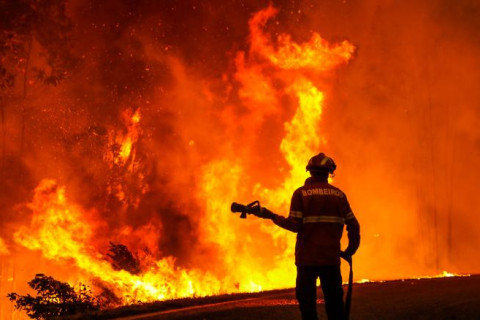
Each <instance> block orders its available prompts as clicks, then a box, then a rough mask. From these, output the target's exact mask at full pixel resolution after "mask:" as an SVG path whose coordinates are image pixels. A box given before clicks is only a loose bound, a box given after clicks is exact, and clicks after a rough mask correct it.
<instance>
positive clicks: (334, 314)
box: [296, 266, 345, 320]
mask: <svg viewBox="0 0 480 320" xmlns="http://www.w3.org/2000/svg"><path fill="white" fill-rule="evenodd" d="M317 278H320V284H321V287H322V291H323V296H324V299H325V311H326V313H327V316H328V320H344V319H345V306H344V304H343V289H342V274H341V272H340V266H297V286H296V295H297V300H298V303H299V305H300V312H301V314H302V320H318V315H317V287H316V285H317V283H316V282H317Z"/></svg>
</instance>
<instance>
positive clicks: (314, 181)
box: [305, 177, 328, 185]
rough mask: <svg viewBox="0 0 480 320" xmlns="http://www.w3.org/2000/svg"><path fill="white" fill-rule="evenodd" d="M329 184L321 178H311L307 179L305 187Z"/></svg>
mask: <svg viewBox="0 0 480 320" xmlns="http://www.w3.org/2000/svg"><path fill="white" fill-rule="evenodd" d="M322 182H323V183H328V181H327V180H325V179H322V178H320V177H309V178H307V180H305V185H308V184H314V183H322Z"/></svg>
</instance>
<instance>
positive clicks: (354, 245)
mask: <svg viewBox="0 0 480 320" xmlns="http://www.w3.org/2000/svg"><path fill="white" fill-rule="evenodd" d="M306 169H307V171H309V172H310V175H311V176H310V177H309V178H308V179H307V180H306V181H305V184H304V185H303V186H302V187H300V188H298V189H297V190H295V192H294V193H293V196H292V201H291V204H290V213H289V215H288V218H285V217H283V216H280V215H277V214H275V213H273V212H271V211H270V210H268V209H267V208H264V207H262V208H261V209H260V210H259V211H258V212H257V213H254V214H255V215H256V216H258V217H260V218H264V219H271V220H272V221H273V222H274V223H275V224H276V225H278V226H280V227H282V228H284V229H287V230H289V231H292V232H296V233H297V242H296V245H295V265H296V266H297V280H296V298H297V300H298V303H299V306H300V312H301V315H302V319H303V320H317V319H318V316H317V305H316V301H317V292H316V282H317V278H320V284H321V287H322V291H323V295H324V299H325V310H326V313H327V316H328V319H329V320H337V319H339V320H344V319H345V317H346V312H345V306H344V302H343V289H342V275H341V273H340V257H342V258H344V259H347V260H348V259H351V257H352V255H353V254H354V253H355V251H357V249H358V246H359V245H360V225H359V223H358V221H357V219H356V218H355V216H354V214H353V212H352V210H351V208H350V205H349V203H348V201H347V197H346V196H345V194H344V193H343V192H342V191H341V190H340V189H338V188H336V187H334V186H333V185H331V184H329V183H328V177H329V175H330V174H333V173H334V171H335V169H336V165H335V162H334V161H333V159H332V158H330V157H328V156H326V155H325V154H323V153H320V154H318V155H315V156H313V157H312V158H311V159H310V161H309V162H308V165H307V168H306ZM344 224H345V225H346V226H347V233H348V247H347V248H346V250H345V251H341V250H340V239H341V237H342V233H343V227H344Z"/></svg>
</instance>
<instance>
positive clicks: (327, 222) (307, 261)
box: [273, 177, 360, 266]
mask: <svg viewBox="0 0 480 320" xmlns="http://www.w3.org/2000/svg"><path fill="white" fill-rule="evenodd" d="M273 222H274V223H275V224H276V225H278V226H280V227H282V228H284V229H287V230H290V231H293V232H297V243H296V245H295V264H296V265H297V266H326V265H339V264H340V239H341V238H342V233H343V227H344V225H346V226H347V233H348V247H347V249H346V250H345V252H346V253H348V254H350V255H353V254H354V253H355V251H356V250H357V248H358V246H359V245H360V225H359V223H358V221H357V219H356V218H355V216H354V214H353V212H352V210H351V209H350V204H349V203H348V200H347V197H346V196H345V194H344V193H343V192H342V191H341V190H340V189H338V188H336V187H334V186H332V185H331V184H329V183H328V182H327V181H325V180H324V179H321V178H318V177H310V178H308V179H307V180H306V181H305V185H304V186H302V187H300V188H298V189H297V190H295V192H294V193H293V196H292V202H291V205H290V213H289V215H288V218H285V217H282V216H279V215H274V217H273Z"/></svg>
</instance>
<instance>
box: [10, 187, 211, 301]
mask: <svg viewBox="0 0 480 320" xmlns="http://www.w3.org/2000/svg"><path fill="white" fill-rule="evenodd" d="M28 208H29V209H30V210H31V211H32V220H31V224H30V226H24V227H22V228H21V229H20V230H19V231H17V232H16V233H15V235H14V239H15V241H16V242H18V243H20V244H22V245H23V246H25V247H27V248H29V249H31V250H41V251H42V253H43V255H44V256H45V257H46V258H48V259H54V260H59V259H64V260H73V261H74V265H75V266H76V267H77V268H79V269H80V270H82V271H83V272H85V273H87V274H88V275H89V276H91V277H94V279H100V280H101V281H103V282H105V283H107V284H108V285H110V286H112V287H113V288H114V291H115V293H117V294H118V295H119V296H120V297H122V298H123V299H124V302H126V303H127V302H135V301H155V300H163V299H167V298H174V297H187V296H192V295H197V296H202V295H211V294H216V293H219V292H220V291H221V282H220V281H218V280H217V279H215V278H214V277H213V276H211V275H209V274H204V273H200V272H198V271H197V270H195V269H191V270H183V269H180V268H177V267H175V263H174V262H175V261H174V259H173V258H171V257H168V258H165V259H161V260H159V261H156V262H155V263H154V264H152V265H150V266H149V270H148V271H147V272H144V273H142V274H141V275H133V274H131V273H129V272H127V271H125V270H114V269H113V268H112V266H111V265H110V263H109V262H108V261H107V260H106V259H105V257H104V256H102V255H99V254H98V251H97V250H96V248H94V247H92V246H91V245H89V244H91V243H94V241H93V239H92V237H93V235H94V234H95V232H94V231H95V230H93V227H92V226H93V225H95V224H94V223H93V221H92V220H91V219H94V218H95V217H94V216H95V213H88V212H84V211H83V210H82V209H81V208H79V207H78V206H76V205H73V204H71V203H69V202H68V199H67V198H66V195H65V188H64V187H61V186H58V185H57V183H56V182H55V181H53V180H43V181H42V182H41V183H40V185H39V186H38V187H37V188H36V189H35V195H34V198H33V201H32V202H31V203H30V204H28ZM88 217H90V219H89V218H88Z"/></svg>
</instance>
